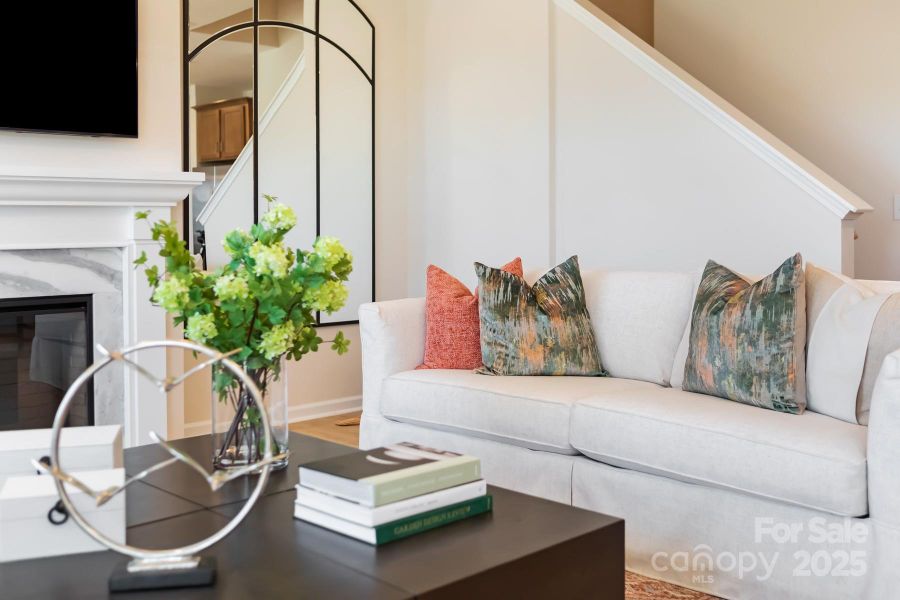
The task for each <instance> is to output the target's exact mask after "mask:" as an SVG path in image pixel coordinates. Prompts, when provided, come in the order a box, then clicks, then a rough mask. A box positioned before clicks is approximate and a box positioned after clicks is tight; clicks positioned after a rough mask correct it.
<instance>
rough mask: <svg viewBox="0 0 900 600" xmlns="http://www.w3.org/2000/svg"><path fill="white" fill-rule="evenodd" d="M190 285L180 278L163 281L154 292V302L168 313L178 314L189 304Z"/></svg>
mask: <svg viewBox="0 0 900 600" xmlns="http://www.w3.org/2000/svg"><path fill="white" fill-rule="evenodd" d="M188 299H189V298H188V284H187V283H186V282H185V281H183V280H182V279H181V278H180V277H169V278H168V279H166V280H164V281H161V282H160V283H159V285H158V286H156V291H155V292H153V301H154V302H155V303H156V304H158V305H159V306H161V307H162V308H163V309H165V310H166V312H178V311H180V310H182V309H183V308H184V307H185V305H186V304H187V303H188Z"/></svg>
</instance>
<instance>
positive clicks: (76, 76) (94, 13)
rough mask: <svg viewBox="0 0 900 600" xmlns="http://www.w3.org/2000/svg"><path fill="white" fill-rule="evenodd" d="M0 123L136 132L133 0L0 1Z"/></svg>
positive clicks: (125, 133)
mask: <svg viewBox="0 0 900 600" xmlns="http://www.w3.org/2000/svg"><path fill="white" fill-rule="evenodd" d="M0 23H2V25H3V27H2V34H0V65H2V70H0V76H2V78H3V89H2V91H0V128H2V129H12V130H16V131H43V132H52V133H68V134H84V135H110V136H124V137H137V134H138V126H137V113H138V108H137V103H138V99H137V88H138V85H137V0H91V1H90V2H73V1H62V0H60V1H57V2H40V3H35V2H21V1H17V2H6V3H4V5H3V9H2V10H0Z"/></svg>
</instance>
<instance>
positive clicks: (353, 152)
mask: <svg viewBox="0 0 900 600" xmlns="http://www.w3.org/2000/svg"><path fill="white" fill-rule="evenodd" d="M319 51H320V57H319V61H320V62H319V66H320V76H319V77H320V81H319V87H320V118H319V127H320V133H321V135H320V142H319V159H320V161H321V174H320V177H321V179H320V194H321V196H320V197H321V200H320V206H319V215H320V217H319V218H320V223H321V232H322V233H323V234H324V235H329V236H334V237H336V238H338V239H340V240H341V241H342V242H343V243H344V246H346V247H347V249H348V250H350V252H352V253H353V258H354V260H353V273H352V274H351V276H350V281H349V283H348V287H349V291H350V296H349V298H348V300H347V304H346V306H345V307H344V308H343V309H341V310H340V311H338V312H336V313H334V314H332V315H327V316H326V315H322V322H323V323H340V322H343V321H352V320H355V319H356V318H357V317H356V310H357V308H358V307H359V305H360V304H362V303H364V302H369V301H371V298H372V262H373V260H372V258H373V257H372V219H373V215H372V86H371V85H370V84H369V81H368V80H367V79H366V78H365V77H364V76H363V74H362V73H361V72H360V70H359V69H358V68H357V67H356V65H354V64H353V63H352V62H350V61H349V60H348V59H347V57H346V56H344V55H343V54H342V53H341V52H340V51H338V50H337V49H336V48H334V47H332V46H331V45H330V44H326V43H321V44H320V46H319Z"/></svg>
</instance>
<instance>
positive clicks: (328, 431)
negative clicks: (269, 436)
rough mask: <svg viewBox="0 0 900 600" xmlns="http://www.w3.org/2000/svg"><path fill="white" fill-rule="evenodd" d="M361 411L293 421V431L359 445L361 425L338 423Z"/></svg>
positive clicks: (354, 445)
mask: <svg viewBox="0 0 900 600" xmlns="http://www.w3.org/2000/svg"><path fill="white" fill-rule="evenodd" d="M360 414H361V413H360V412H355V413H344V414H341V415H334V416H333V417H322V418H321V419H311V420H309V421H299V422H297V423H291V431H296V432H297V433H302V434H305V435H309V436H312V437H315V438H319V439H321V440H327V441H329V442H334V443H336V444H343V445H345V446H353V447H354V448H357V447H359V425H346V426H343V427H342V426H340V425H337V423H338V422H339V421H343V420H345V419H349V418H350V417H358V416H359V415H360Z"/></svg>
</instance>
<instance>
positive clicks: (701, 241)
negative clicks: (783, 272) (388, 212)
mask: <svg viewBox="0 0 900 600" xmlns="http://www.w3.org/2000/svg"><path fill="white" fill-rule="evenodd" d="M582 4H586V3H582ZM559 6H568V7H570V8H571V7H572V6H576V7H577V6H578V5H577V4H576V3H574V2H571V1H569V0H560V1H559V2H557V1H556V0H526V1H513V0H491V1H489V2H483V1H475V0H463V1H461V2H453V3H449V2H444V1H442V0H418V1H416V2H414V3H411V4H410V5H409V12H408V15H407V19H408V31H409V40H408V44H409V50H408V55H409V58H408V63H407V64H408V69H409V72H408V79H407V84H408V88H409V92H408V98H407V103H408V105H407V113H408V115H409V121H408V128H409V136H410V137H409V146H408V148H407V150H408V153H409V173H410V179H409V189H408V192H407V193H408V198H409V204H410V210H409V213H408V221H407V222H406V228H407V236H408V238H409V262H408V278H409V286H408V287H409V292H410V294H412V295H418V294H421V293H422V292H423V289H424V269H425V266H426V265H427V264H428V263H435V264H438V265H440V266H442V267H444V268H445V269H447V270H449V271H450V272H451V273H453V274H454V275H456V276H457V277H460V278H461V279H462V280H463V281H465V282H467V283H470V284H472V283H474V274H473V272H472V262H473V261H475V260H480V261H485V262H487V263H489V264H490V263H493V264H501V263H503V262H505V261H507V260H509V259H510V258H511V257H513V256H515V255H521V256H522V257H523V259H524V261H525V264H526V268H529V267H533V266H546V265H548V264H549V263H551V262H558V261H561V260H563V259H565V258H566V257H567V256H568V255H570V254H578V255H580V256H581V257H582V264H584V265H587V266H593V267H611V268H628V269H648V270H652V269H684V270H688V269H694V268H698V267H700V266H702V265H703V263H704V262H705V261H706V260H707V259H708V258H715V259H717V260H720V261H722V262H724V263H726V264H729V265H732V266H733V267H734V268H736V269H740V270H744V271H751V272H762V271H764V270H766V269H772V268H774V267H775V266H777V265H778V264H779V263H780V262H781V261H782V260H784V259H785V258H787V257H788V256H789V255H790V254H792V253H793V252H796V251H798V250H799V251H801V252H803V254H804V255H805V256H806V257H807V258H809V259H811V260H813V261H817V262H819V263H820V264H823V265H826V266H828V267H830V268H833V269H836V270H841V269H843V270H847V271H849V270H852V264H849V265H848V264H847V255H848V254H849V253H850V250H849V248H848V247H846V244H845V242H846V241H847V239H848V236H847V233H846V231H844V230H842V226H841V221H840V218H838V217H837V216H836V215H835V214H834V213H832V212H830V211H829V210H828V209H826V208H824V207H823V206H822V205H821V204H820V203H819V201H818V200H814V199H813V196H812V195H811V192H810V191H809V190H808V189H807V188H808V187H809V186H808V185H807V183H808V181H809V180H808V179H804V176H802V175H798V176H797V177H798V178H799V180H801V181H800V182H799V183H798V179H792V177H794V173H791V174H789V175H786V174H785V171H784V169H781V170H779V169H778V168H776V167H774V166H773V162H778V161H779V160H782V159H784V160H785V161H786V162H791V161H797V162H796V163H792V164H794V166H795V167H796V166H797V164H799V165H801V166H800V167H799V168H798V171H804V170H806V171H805V172H808V173H811V174H812V178H811V179H812V180H815V178H816V177H819V176H821V180H822V181H823V182H824V185H825V186H833V189H834V193H833V195H835V196H839V197H843V196H846V197H851V198H852V196H853V195H852V194H850V193H849V192H847V191H846V190H844V189H843V188H842V187H841V186H840V185H839V184H837V183H836V182H833V181H831V180H830V179H829V178H828V177H827V176H825V175H824V174H822V173H819V172H818V171H817V170H816V169H815V167H814V166H813V165H809V164H807V163H806V162H805V161H803V159H802V158H801V157H799V156H795V155H793V154H792V153H791V152H790V151H789V149H787V148H782V147H781V145H779V144H778V143H777V140H770V139H769V137H768V134H766V132H764V131H762V130H761V129H759V128H758V127H756V126H755V125H753V124H752V123H749V122H745V121H746V119H745V118H744V117H743V116H742V115H739V113H737V111H734V110H733V108H731V107H727V106H726V107H725V108H723V109H721V110H719V112H715V111H712V113H715V118H714V119H713V118H712V117H710V116H709V115H710V114H712V113H710V112H709V111H707V113H706V116H704V114H702V113H701V112H699V111H698V109H697V107H696V104H702V103H706V104H710V105H711V106H716V107H718V106H720V105H725V104H726V103H724V102H721V100H720V99H717V98H715V97H714V95H713V94H708V95H707V91H706V90H704V91H703V93H701V94H700V96H702V100H700V101H698V102H696V103H695V104H691V103H689V102H687V101H686V100H685V99H684V97H683V94H682V92H680V91H678V90H674V91H673V90H672V89H670V88H669V87H667V85H663V84H661V83H660V82H659V81H658V80H657V79H654V77H653V76H651V74H650V73H649V71H648V69H647V68H645V67H646V64H644V66H643V67H642V66H640V65H639V64H638V63H640V62H641V61H645V62H649V63H652V66H651V68H661V69H662V70H665V67H660V66H659V63H657V62H655V60H654V58H655V57H656V53H655V52H654V51H653V49H652V48H649V47H647V46H646V45H645V44H643V43H642V42H640V41H639V40H638V39H637V38H636V37H635V36H634V35H633V34H631V33H630V32H627V31H626V30H624V28H622V27H618V29H617V30H621V33H622V35H624V36H626V39H629V40H632V41H633V42H634V43H635V44H637V45H638V47H639V48H643V50H638V51H637V53H636V54H634V53H632V54H630V55H629V56H630V58H629V57H626V55H625V53H623V52H622V51H620V50H617V49H615V48H613V46H612V45H611V44H610V43H608V42H606V41H604V38H602V37H600V36H598V35H596V34H595V33H593V32H591V31H589V29H588V27H587V26H585V25H584V24H582V23H581V22H578V21H576V20H575V19H573V17H572V16H570V15H569V13H567V12H565V11H562V10H560V8H559ZM591 9H593V7H591ZM584 10H586V9H583V10H582V11H581V12H584ZM576 12H577V11H576ZM476 14H477V15H478V18H472V15H476ZM511 15H514V16H515V18H511ZM597 22H598V23H599V21H597ZM613 37H614V36H613ZM624 45H625V46H628V47H629V48H630V49H631V50H634V47H635V46H633V45H630V44H628V43H627V42H625V43H624ZM644 50H646V51H647V52H648V53H650V54H649V55H647V56H650V58H647V56H644V55H643V52H644ZM635 56H637V57H638V58H635ZM660 58H661V57H660ZM661 60H664V59H661ZM686 77H687V76H686ZM687 79H689V77H687ZM682 85H683V84H682ZM691 85H693V83H691ZM699 87H702V86H699ZM691 89H692V90H693V89H695V88H691ZM717 110H718V109H717ZM720 113H721V114H720ZM711 119H712V120H711ZM713 121H716V122H717V123H719V124H718V125H717V124H716V123H714V122H713ZM724 121H728V122H731V121H734V122H736V123H738V125H737V126H735V127H733V128H732V133H731V134H729V133H727V132H726V129H727V127H725V128H723V126H722V125H721V124H722V122H724ZM747 132H749V133H747ZM742 136H744V137H748V138H753V139H754V140H757V139H758V140H764V141H762V142H759V143H757V142H746V141H743V142H742V141H739V140H738V139H737V138H740V137H742ZM767 141H771V142H772V144H774V146H772V148H769V147H768V146H767ZM753 144H757V146H764V147H765V148H764V149H763V150H757V153H754V152H751V150H750V149H748V146H752V145H753ZM773 149H774V150H773ZM769 150H771V153H770V154H771V155H770V156H767V157H763V156H761V153H764V152H765V151H769ZM776 155H777V156H778V157H780V158H775V159H773V158H772V157H773V156H776ZM785 157H787V158H785ZM815 185H816V184H814V185H813V187H815ZM825 195H828V194H825ZM855 200H858V199H854V201H855ZM863 204H864V203H863ZM851 233H852V231H851ZM845 252H846V254H844V253H845Z"/></svg>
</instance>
